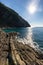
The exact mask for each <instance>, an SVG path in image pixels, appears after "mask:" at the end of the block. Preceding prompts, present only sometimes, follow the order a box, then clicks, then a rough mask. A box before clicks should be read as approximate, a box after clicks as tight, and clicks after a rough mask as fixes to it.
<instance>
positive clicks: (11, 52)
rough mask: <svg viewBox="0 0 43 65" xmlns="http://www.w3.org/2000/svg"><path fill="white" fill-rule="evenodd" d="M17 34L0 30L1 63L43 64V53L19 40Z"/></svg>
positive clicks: (9, 64) (4, 64) (2, 64)
mask: <svg viewBox="0 0 43 65" xmlns="http://www.w3.org/2000/svg"><path fill="white" fill-rule="evenodd" d="M17 35H18V34H17V33H16V32H12V33H5V32H3V31H2V30H0V65H43V54H42V55H41V53H40V54H39V53H38V52H37V51H35V50H34V49H33V48H31V47H30V46H29V45H28V44H23V43H22V42H19V41H18V39H17Z"/></svg>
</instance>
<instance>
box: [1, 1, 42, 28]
mask: <svg viewBox="0 0 43 65" xmlns="http://www.w3.org/2000/svg"><path fill="white" fill-rule="evenodd" d="M0 2H2V3H3V4H5V5H6V6H8V7H10V8H11V9H13V10H15V11H16V12H17V13H18V14H19V15H20V16H22V17H23V18H24V19H25V20H27V21H28V22H29V23H30V25H31V26H32V27H43V0H0Z"/></svg>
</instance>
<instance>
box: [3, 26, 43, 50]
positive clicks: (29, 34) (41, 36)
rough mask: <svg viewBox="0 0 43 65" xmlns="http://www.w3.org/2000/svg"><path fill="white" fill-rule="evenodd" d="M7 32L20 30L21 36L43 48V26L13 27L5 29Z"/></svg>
mask: <svg viewBox="0 0 43 65" xmlns="http://www.w3.org/2000/svg"><path fill="white" fill-rule="evenodd" d="M4 31H5V32H7V33H8V32H19V33H20V34H19V37H21V38H25V39H26V40H27V41H28V42H27V43H28V44H29V42H30V43H35V44H34V45H36V46H38V47H40V49H41V50H43V27H35V28H29V27H26V28H23V27H22V28H12V29H4Z"/></svg>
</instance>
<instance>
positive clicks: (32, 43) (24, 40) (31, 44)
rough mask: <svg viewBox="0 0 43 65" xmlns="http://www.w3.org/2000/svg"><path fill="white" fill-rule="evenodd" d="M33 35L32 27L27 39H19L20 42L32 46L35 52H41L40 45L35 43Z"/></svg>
mask: <svg viewBox="0 0 43 65" xmlns="http://www.w3.org/2000/svg"><path fill="white" fill-rule="evenodd" d="M32 35H33V33H32V28H31V27H30V28H29V31H28V34H27V37H26V38H18V41H19V42H22V43H23V44H28V45H29V46H31V47H32V48H34V49H35V50H37V51H40V49H39V45H38V43H37V42H34V41H33V38H32Z"/></svg>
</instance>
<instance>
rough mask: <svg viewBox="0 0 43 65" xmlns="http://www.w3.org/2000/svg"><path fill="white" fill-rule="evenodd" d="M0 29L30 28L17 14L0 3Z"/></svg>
mask: <svg viewBox="0 0 43 65" xmlns="http://www.w3.org/2000/svg"><path fill="white" fill-rule="evenodd" d="M0 16H1V17H0V27H30V24H29V23H28V22H27V21H26V20H24V19H23V18H22V17H21V16H20V15H19V14H18V13H16V12H15V11H14V10H12V9H10V8H9V7H7V6H5V5H3V4H2V3H0Z"/></svg>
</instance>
